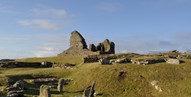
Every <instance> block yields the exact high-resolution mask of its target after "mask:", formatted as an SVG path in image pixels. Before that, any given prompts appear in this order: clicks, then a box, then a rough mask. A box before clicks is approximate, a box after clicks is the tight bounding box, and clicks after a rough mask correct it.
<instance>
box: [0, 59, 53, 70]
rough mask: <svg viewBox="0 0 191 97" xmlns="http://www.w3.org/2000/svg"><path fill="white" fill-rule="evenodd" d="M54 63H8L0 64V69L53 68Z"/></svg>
mask: <svg viewBox="0 0 191 97" xmlns="http://www.w3.org/2000/svg"><path fill="white" fill-rule="evenodd" d="M52 65H53V63H52V62H47V61H45V62H16V61H6V62H0V68H18V67H22V68H24V67H37V68H38V67H52Z"/></svg>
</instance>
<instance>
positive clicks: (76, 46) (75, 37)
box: [58, 31, 99, 56]
mask: <svg viewBox="0 0 191 97" xmlns="http://www.w3.org/2000/svg"><path fill="white" fill-rule="evenodd" d="M98 54H99V53H97V52H92V51H90V50H89V49H88V48H87V45H86V41H85V39H84V38H83V37H82V35H81V34H80V33H79V32H77V31H73V32H72V33H71V37H70V48H69V49H67V50H65V51H64V52H62V53H60V54H58V55H59V56H87V55H98Z"/></svg>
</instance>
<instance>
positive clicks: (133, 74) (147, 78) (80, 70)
mask: <svg viewBox="0 0 191 97" xmlns="http://www.w3.org/2000/svg"><path fill="white" fill-rule="evenodd" d="M51 59H52V60H53V59H54V58H51ZM41 60H45V59H39V60H38V61H41ZM46 60H47V59H46ZM55 60H57V58H55V59H54V61H55ZM58 60H59V59H58ZM75 60H78V59H75ZM25 61H26V60H25ZM27 61H29V59H27ZM71 61H72V59H71ZM60 62H61V61H60ZM62 62H64V61H62ZM76 62H77V61H76ZM78 63H80V61H78ZM122 71H123V72H126V73H125V74H124V75H123V76H119V72H122ZM27 75H30V76H33V77H35V76H56V77H58V78H61V77H63V78H72V79H73V81H72V82H70V83H69V84H68V85H66V86H64V91H65V92H64V93H61V94H57V92H56V90H55V89H52V90H51V91H52V96H53V97H74V96H76V95H81V93H80V92H78V91H81V90H83V89H85V88H86V87H87V86H88V85H91V83H92V82H93V81H96V85H95V90H96V92H98V93H102V94H103V95H102V96H101V97H190V96H191V86H190V84H191V77H190V76H191V60H185V63H182V64H180V65H170V64H166V63H160V64H153V65H146V66H143V65H135V64H116V65H100V64H98V63H90V64H80V65H78V66H77V67H76V69H73V70H66V69H61V68H12V69H11V68H10V69H0V76H1V77H0V82H1V83H0V85H1V86H3V85H6V83H5V82H4V81H5V80H6V77H12V78H18V77H19V78H26V77H27ZM153 80H156V81H158V86H159V87H161V88H162V90H163V91H162V92H158V91H157V90H156V89H155V88H154V87H153V86H152V85H151V84H150V82H151V81H153ZM31 86H33V85H31ZM1 88H2V87H1ZM33 88H34V91H33V93H30V92H27V94H26V96H27V97H32V95H38V89H39V86H36V87H33ZM0 94H1V93H0Z"/></svg>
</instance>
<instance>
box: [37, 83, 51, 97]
mask: <svg viewBox="0 0 191 97" xmlns="http://www.w3.org/2000/svg"><path fill="white" fill-rule="evenodd" d="M39 97H51V95H50V88H49V86H48V85H41V86H40V95H39Z"/></svg>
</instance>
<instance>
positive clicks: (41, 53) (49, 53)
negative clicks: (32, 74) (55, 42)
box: [34, 46, 60, 57]
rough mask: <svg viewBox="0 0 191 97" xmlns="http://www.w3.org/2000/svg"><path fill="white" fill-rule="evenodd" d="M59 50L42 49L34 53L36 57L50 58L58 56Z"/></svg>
mask: <svg viewBox="0 0 191 97" xmlns="http://www.w3.org/2000/svg"><path fill="white" fill-rule="evenodd" d="M59 51H60V50H59V49H58V48H54V47H48V46H45V47H41V49H39V50H37V51H35V52H34V55H35V57H48V56H56V54H58V53H59Z"/></svg>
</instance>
